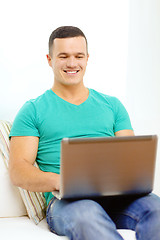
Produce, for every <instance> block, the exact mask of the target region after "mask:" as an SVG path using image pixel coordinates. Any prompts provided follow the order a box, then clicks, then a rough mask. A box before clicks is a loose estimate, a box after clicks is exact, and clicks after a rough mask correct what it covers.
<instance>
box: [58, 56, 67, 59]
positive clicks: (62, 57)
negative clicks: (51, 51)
mask: <svg viewBox="0 0 160 240" xmlns="http://www.w3.org/2000/svg"><path fill="white" fill-rule="evenodd" d="M59 58H61V59H65V58H67V56H60V57H59Z"/></svg>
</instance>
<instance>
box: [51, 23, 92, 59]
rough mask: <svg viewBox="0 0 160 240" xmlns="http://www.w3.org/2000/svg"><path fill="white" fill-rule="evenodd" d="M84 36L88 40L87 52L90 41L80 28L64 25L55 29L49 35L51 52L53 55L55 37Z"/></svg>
mask: <svg viewBox="0 0 160 240" xmlns="http://www.w3.org/2000/svg"><path fill="white" fill-rule="evenodd" d="M79 36H82V37H84V38H85V40H86V45H87V52H88V43H87V38H86V36H85V35H84V33H83V32H82V31H81V30H80V29H79V28H78V27H73V26H62V27H59V28H57V29H55V30H54V31H53V32H52V33H51V35H50V37H49V54H50V55H52V49H53V41H54V39H55V38H71V37H79Z"/></svg>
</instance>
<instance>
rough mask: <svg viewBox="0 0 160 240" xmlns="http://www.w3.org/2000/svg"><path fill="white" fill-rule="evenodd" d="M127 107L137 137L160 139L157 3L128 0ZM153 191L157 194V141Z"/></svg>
mask: <svg viewBox="0 0 160 240" xmlns="http://www.w3.org/2000/svg"><path fill="white" fill-rule="evenodd" d="M129 16H130V17H129V18H130V25H129V49H128V74H127V92H126V99H127V101H126V104H127V108H128V111H129V113H130V117H131V119H132V124H133V127H134V130H135V133H136V134H137V135H141V134H158V135H159V137H160V1H159V0H130V12H129ZM155 190H156V192H159V193H160V139H159V145H158V155H157V168H156V179H155Z"/></svg>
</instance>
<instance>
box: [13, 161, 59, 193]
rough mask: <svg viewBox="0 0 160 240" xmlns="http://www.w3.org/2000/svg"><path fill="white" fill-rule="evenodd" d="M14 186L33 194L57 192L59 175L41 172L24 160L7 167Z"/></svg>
mask: <svg viewBox="0 0 160 240" xmlns="http://www.w3.org/2000/svg"><path fill="white" fill-rule="evenodd" d="M9 172H10V178H11V181H12V183H13V184H14V185H16V186H18V187H21V188H24V189H26V190H29V191H33V192H52V191H54V190H59V174H56V173H51V172H43V171H41V170H40V169H38V168H37V167H35V166H33V165H32V164H30V163H28V162H26V161H25V160H23V161H22V160H21V161H19V164H18V165H16V166H12V165H10V167H9Z"/></svg>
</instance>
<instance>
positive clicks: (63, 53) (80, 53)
mask: <svg viewBox="0 0 160 240" xmlns="http://www.w3.org/2000/svg"><path fill="white" fill-rule="evenodd" d="M61 55H69V54H68V53H66V52H61V53H59V54H58V55H57V57H59V56H61ZM75 55H83V56H85V53H83V52H77V53H76V54H75Z"/></svg>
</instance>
